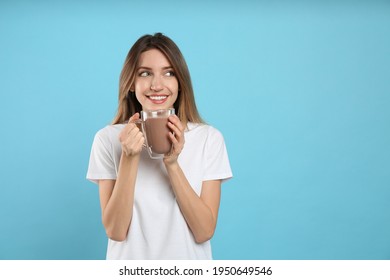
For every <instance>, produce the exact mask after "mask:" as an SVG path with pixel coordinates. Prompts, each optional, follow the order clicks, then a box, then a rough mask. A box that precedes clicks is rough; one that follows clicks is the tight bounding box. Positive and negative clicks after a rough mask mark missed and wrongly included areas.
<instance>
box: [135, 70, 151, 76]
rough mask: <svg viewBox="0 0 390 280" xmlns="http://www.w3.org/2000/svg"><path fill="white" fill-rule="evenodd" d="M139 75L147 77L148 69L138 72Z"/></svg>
mask: <svg viewBox="0 0 390 280" xmlns="http://www.w3.org/2000/svg"><path fill="white" fill-rule="evenodd" d="M138 75H139V76H140V77H147V76H149V75H150V73H149V72H148V71H142V72H140V73H139V74H138Z"/></svg>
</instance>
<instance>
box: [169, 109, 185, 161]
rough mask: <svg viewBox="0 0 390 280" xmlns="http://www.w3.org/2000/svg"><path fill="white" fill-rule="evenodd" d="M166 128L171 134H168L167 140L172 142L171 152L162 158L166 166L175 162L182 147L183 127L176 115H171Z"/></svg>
mask: <svg viewBox="0 0 390 280" xmlns="http://www.w3.org/2000/svg"><path fill="white" fill-rule="evenodd" d="M168 126H169V128H170V129H171V131H172V132H170V133H169V138H170V139H171V141H172V150H171V152H170V153H169V154H166V155H165V156H164V163H165V164H166V165H167V164H168V165H169V164H172V163H175V162H177V158H178V157H179V155H180V153H181V151H182V150H183V147H184V142H185V141H184V125H183V124H182V123H181V121H180V119H179V118H178V116H176V115H171V116H169V118H168Z"/></svg>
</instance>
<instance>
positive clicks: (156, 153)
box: [135, 108, 175, 159]
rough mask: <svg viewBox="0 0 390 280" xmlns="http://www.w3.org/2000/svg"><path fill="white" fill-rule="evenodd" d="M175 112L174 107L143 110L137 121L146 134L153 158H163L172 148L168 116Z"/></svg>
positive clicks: (150, 154)
mask: <svg viewBox="0 0 390 280" xmlns="http://www.w3.org/2000/svg"><path fill="white" fill-rule="evenodd" d="M174 114H175V109H174V108H169V109H162V110H154V111H147V110H145V111H141V119H139V120H137V121H136V122H135V123H136V125H137V126H138V127H141V131H142V133H143V134H144V137H145V142H146V149H147V150H148V153H149V156H150V157H151V158H152V159H161V158H163V157H164V155H165V154H167V153H170V152H171V150H172V142H171V139H169V132H171V130H170V129H169V127H168V117H169V116H170V115H174Z"/></svg>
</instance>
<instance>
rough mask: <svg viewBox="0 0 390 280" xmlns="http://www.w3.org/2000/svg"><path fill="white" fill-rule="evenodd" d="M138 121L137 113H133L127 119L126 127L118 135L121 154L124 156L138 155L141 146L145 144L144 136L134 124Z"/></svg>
mask: <svg viewBox="0 0 390 280" xmlns="http://www.w3.org/2000/svg"><path fill="white" fill-rule="evenodd" d="M138 119H139V113H135V114H134V115H133V116H131V118H130V119H129V122H128V123H127V125H126V126H125V127H124V128H123V129H122V131H121V133H120V134H119V141H120V142H121V145H122V152H123V153H125V155H126V156H134V155H138V154H139V153H141V151H142V146H143V144H144V142H145V138H144V135H143V134H142V132H141V131H140V129H139V128H138V127H137V125H136V124H135V123H134V122H135V121H137V120H138Z"/></svg>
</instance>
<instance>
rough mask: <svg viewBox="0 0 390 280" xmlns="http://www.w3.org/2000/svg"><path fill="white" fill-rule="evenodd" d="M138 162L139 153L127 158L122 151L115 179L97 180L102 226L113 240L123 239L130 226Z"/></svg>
mask: <svg viewBox="0 0 390 280" xmlns="http://www.w3.org/2000/svg"><path fill="white" fill-rule="evenodd" d="M138 162H139V155H138V156H134V157H130V158H129V157H127V156H126V155H125V154H124V153H122V157H121V161H120V164H119V172H118V178H117V180H100V181H99V195H100V206H101V210H102V222H103V226H104V228H105V230H106V234H107V236H108V237H109V238H110V239H112V240H115V241H123V240H125V239H126V236H127V232H128V230H129V227H130V223H131V218H132V215H133V204H134V189H135V180H136V177H137V169H138Z"/></svg>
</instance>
